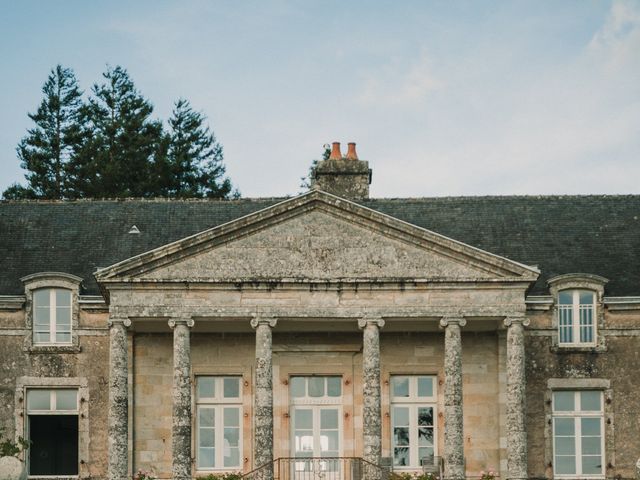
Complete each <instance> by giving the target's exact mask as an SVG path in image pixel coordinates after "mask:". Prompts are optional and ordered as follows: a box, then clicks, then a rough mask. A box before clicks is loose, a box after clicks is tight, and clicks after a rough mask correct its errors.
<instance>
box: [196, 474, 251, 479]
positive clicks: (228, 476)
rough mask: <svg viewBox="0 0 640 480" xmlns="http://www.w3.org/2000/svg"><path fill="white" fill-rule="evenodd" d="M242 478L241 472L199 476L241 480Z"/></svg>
mask: <svg viewBox="0 0 640 480" xmlns="http://www.w3.org/2000/svg"><path fill="white" fill-rule="evenodd" d="M241 478H242V474H241V473H218V474H213V473H210V474H209V475H207V476H206V477H198V480H240V479H241Z"/></svg>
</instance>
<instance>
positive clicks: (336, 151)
mask: <svg viewBox="0 0 640 480" xmlns="http://www.w3.org/2000/svg"><path fill="white" fill-rule="evenodd" d="M341 158H342V152H341V151H340V142H333V143H332V144H331V155H329V160H340V159H341Z"/></svg>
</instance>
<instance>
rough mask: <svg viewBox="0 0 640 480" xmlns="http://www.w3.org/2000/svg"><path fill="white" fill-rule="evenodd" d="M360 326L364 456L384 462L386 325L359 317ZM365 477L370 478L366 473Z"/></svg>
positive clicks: (373, 318) (370, 460)
mask: <svg viewBox="0 0 640 480" xmlns="http://www.w3.org/2000/svg"><path fill="white" fill-rule="evenodd" d="M358 327H359V328H360V329H361V330H362V379H363V395H362V397H363V398H362V401H363V407H362V431H363V444H364V452H363V458H364V459H365V460H366V461H368V462H370V463H373V464H374V465H380V457H381V455H382V443H381V440H382V426H381V423H382V418H381V414H382V411H381V407H380V329H381V328H382V327H384V320H383V319H381V318H379V317H368V318H361V319H360V320H358ZM365 472H366V470H365ZM370 476H371V477H372V478H374V477H376V476H379V474H378V473H377V472H376V471H375V470H373V471H372V472H370ZM365 478H367V477H366V475H365Z"/></svg>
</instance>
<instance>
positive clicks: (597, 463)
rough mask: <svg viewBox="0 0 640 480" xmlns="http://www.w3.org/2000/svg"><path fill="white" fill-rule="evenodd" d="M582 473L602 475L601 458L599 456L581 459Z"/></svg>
mask: <svg viewBox="0 0 640 480" xmlns="http://www.w3.org/2000/svg"><path fill="white" fill-rule="evenodd" d="M582 473H583V474H584V475H598V474H600V473H602V457H601V456H600V455H598V456H588V457H582Z"/></svg>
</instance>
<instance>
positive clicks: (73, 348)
mask: <svg viewBox="0 0 640 480" xmlns="http://www.w3.org/2000/svg"><path fill="white" fill-rule="evenodd" d="M25 350H26V351H27V352H29V353H80V352H81V351H82V348H81V347H80V345H29V346H28V347H27V348H25ZM41 477H42V476H41ZM29 478H31V477H29ZM33 478H40V477H33ZM42 478H54V479H57V478H58V477H42ZM60 478H62V477H60ZM64 478H67V477H64ZM69 478H75V477H69Z"/></svg>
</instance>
